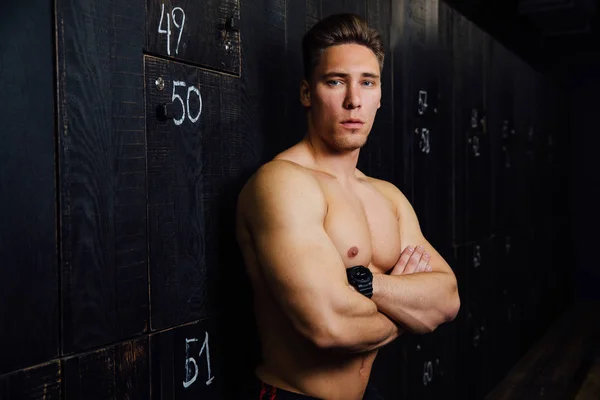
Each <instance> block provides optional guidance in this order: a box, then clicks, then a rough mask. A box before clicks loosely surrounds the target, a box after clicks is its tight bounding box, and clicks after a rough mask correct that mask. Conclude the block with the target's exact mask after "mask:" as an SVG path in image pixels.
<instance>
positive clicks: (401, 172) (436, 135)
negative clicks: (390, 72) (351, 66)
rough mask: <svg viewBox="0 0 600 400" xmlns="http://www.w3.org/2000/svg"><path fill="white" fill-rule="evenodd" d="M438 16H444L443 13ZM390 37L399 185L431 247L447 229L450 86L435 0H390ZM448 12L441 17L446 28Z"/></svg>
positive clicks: (444, 243) (445, 240)
mask: <svg viewBox="0 0 600 400" xmlns="http://www.w3.org/2000/svg"><path fill="white" fill-rule="evenodd" d="M443 17H446V16H445V15H444V16H443ZM393 18H394V19H393V23H392V38H395V39H393V43H394V48H393V51H394V65H395V66H396V67H395V68H396V70H397V71H398V73H396V76H397V77H398V78H396V79H395V81H394V86H395V88H394V90H395V95H394V97H395V98H396V99H399V102H400V103H399V104H397V106H396V110H395V112H396V118H395V120H396V130H397V131H398V132H400V133H401V135H402V136H401V137H402V150H401V152H400V150H398V154H401V155H402V158H403V163H402V164H399V165H398V167H397V168H398V173H397V176H398V179H399V180H401V181H402V185H401V190H402V191H403V192H404V194H405V195H406V196H407V197H408V199H409V200H410V201H411V203H412V205H413V207H414V209H415V212H416V213H417V216H418V217H419V221H420V224H421V229H422V231H423V233H424V234H425V236H426V237H427V238H428V240H429V241H430V242H431V243H432V244H433V245H434V246H435V247H436V248H443V247H448V246H450V243H451V235H452V230H451V229H452V222H451V215H452V213H451V210H452V198H451V193H452V192H451V179H452V178H451V175H449V174H448V171H451V165H452V164H451V156H452V150H451V143H452V131H451V129H450V125H449V116H450V115H451V114H450V109H451V105H452V103H451V96H450V88H449V85H448V82H447V81H444V82H443V83H441V82H440V80H441V79H442V76H444V77H445V76H447V74H448V71H447V70H445V69H442V65H447V62H444V61H449V54H448V47H447V46H448V44H447V43H444V46H443V47H442V46H440V44H439V39H438V38H439V30H440V29H441V28H440V22H439V19H440V12H439V8H438V2H437V1H435V2H431V1H430V2H424V1H417V2H414V1H413V2H408V1H402V2H394V3H393ZM447 24H448V18H444V28H445V29H447Z"/></svg>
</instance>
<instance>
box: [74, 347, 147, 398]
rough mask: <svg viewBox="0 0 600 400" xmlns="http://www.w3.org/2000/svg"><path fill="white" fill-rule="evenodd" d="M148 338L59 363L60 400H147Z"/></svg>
mask: <svg viewBox="0 0 600 400" xmlns="http://www.w3.org/2000/svg"><path fill="white" fill-rule="evenodd" d="M149 358H150V355H149V353H148V337H143V338H140V339H136V340H133V341H129V342H124V343H119V344H117V345H115V346H111V347H108V348H104V349H101V350H98V351H94V352H92V353H87V354H83V355H78V356H75V357H71V358H67V359H65V360H64V361H63V371H64V396H65V397H64V399H65V400H71V399H86V400H95V399H98V400H100V399H149V398H150V380H149V376H150V369H149V368H150V364H149Z"/></svg>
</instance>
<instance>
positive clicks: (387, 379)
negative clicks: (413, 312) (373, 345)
mask: <svg viewBox="0 0 600 400" xmlns="http://www.w3.org/2000/svg"><path fill="white" fill-rule="evenodd" d="M405 341H406V339H405V336H400V337H399V338H398V339H396V340H395V341H393V342H392V343H390V344H388V345H386V346H384V347H383V348H381V349H380V350H379V353H378V354H377V358H376V359H375V362H374V363H373V369H372V370H371V377H370V379H369V389H368V390H371V391H375V392H376V393H378V394H379V395H380V396H382V397H383V398H384V399H400V398H405V397H406V394H405V391H406V382H407V377H408V372H409V369H408V363H407V352H406V351H405V348H406V345H405Z"/></svg>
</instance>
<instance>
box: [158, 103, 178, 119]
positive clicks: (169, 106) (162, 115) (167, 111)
mask: <svg viewBox="0 0 600 400" xmlns="http://www.w3.org/2000/svg"><path fill="white" fill-rule="evenodd" d="M156 117H157V118H158V119H159V120H161V121H166V120H170V119H173V118H175V114H174V113H173V103H161V104H159V105H158V107H156Z"/></svg>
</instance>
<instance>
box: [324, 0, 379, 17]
mask: <svg viewBox="0 0 600 400" xmlns="http://www.w3.org/2000/svg"><path fill="white" fill-rule="evenodd" d="M367 2H368V0H321V12H322V15H323V18H324V17H327V16H328V15H331V14H337V13H354V14H358V15H360V16H361V17H363V18H365V19H366V18H367Z"/></svg>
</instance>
